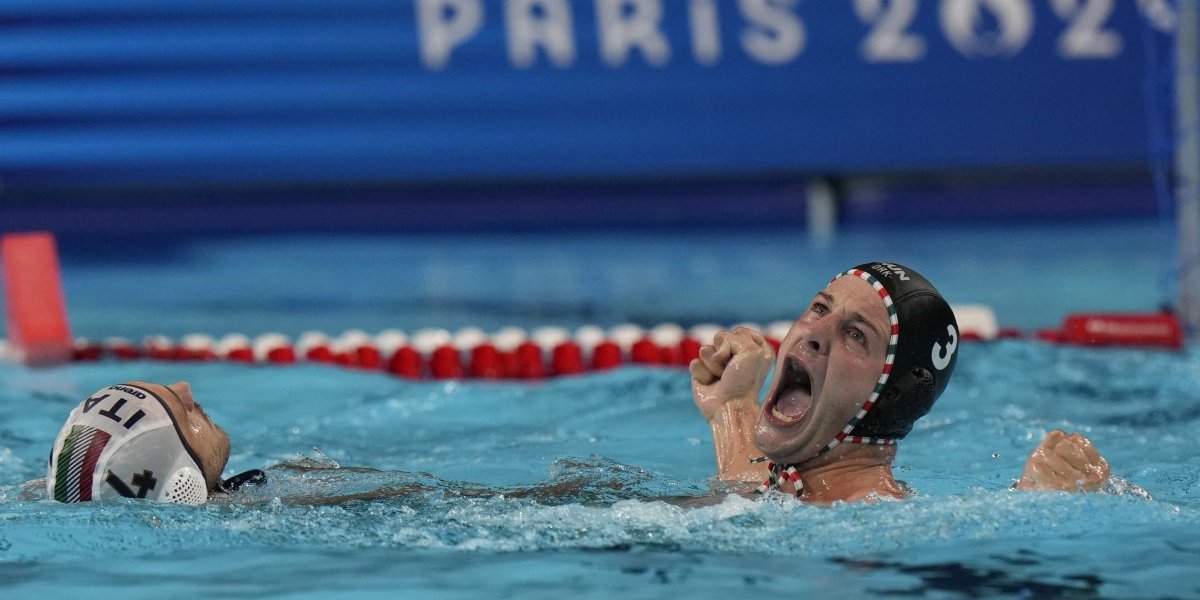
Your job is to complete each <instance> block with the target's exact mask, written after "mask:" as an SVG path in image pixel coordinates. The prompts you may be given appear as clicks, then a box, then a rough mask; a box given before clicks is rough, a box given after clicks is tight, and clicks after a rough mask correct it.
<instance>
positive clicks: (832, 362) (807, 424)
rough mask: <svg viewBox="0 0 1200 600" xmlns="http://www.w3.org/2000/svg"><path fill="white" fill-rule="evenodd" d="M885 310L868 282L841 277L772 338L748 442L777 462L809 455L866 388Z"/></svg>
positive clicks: (884, 343) (877, 356)
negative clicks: (768, 369)
mask: <svg viewBox="0 0 1200 600" xmlns="http://www.w3.org/2000/svg"><path fill="white" fill-rule="evenodd" d="M889 333H890V325H889V321H888V316H887V311H886V309H885V308H884V305H883V302H882V301H881V300H880V298H879V295H878V294H876V293H875V290H874V289H872V287H871V285H870V284H868V283H867V282H866V281H863V280H862V279H859V278H857V277H841V278H839V279H837V280H836V281H833V282H832V283H830V284H829V285H828V286H827V287H826V288H825V289H824V290H823V291H821V292H818V293H817V295H816V296H815V297H814V298H813V300H812V303H811V304H810V305H809V308H808V309H807V310H806V311H804V314H802V315H800V318H799V319H797V320H796V322H795V323H794V324H792V328H791V330H789V331H788V333H787V335H786V336H785V337H784V339H783V340H782V341H781V342H780V347H779V354H778V357H777V359H776V363H775V364H776V369H775V376H774V377H773V379H772V381H771V384H770V387H769V388H768V390H769V391H768V393H767V396H766V399H765V401H764V402H763V406H762V410H761V412H760V413H759V418H758V424H757V426H756V427H755V429H754V441H755V444H756V445H757V446H758V448H759V449H760V450H762V452H763V453H764V454H766V455H767V456H768V457H770V458H771V459H772V460H775V461H776V462H780V463H789V464H802V463H804V462H805V461H808V460H811V459H813V458H815V457H816V456H817V455H818V454H819V453H820V452H821V450H822V449H823V448H825V446H826V445H828V444H829V443H830V442H831V441H833V440H834V439H835V438H836V436H837V435H838V433H840V432H841V431H842V429H843V428H844V427H845V426H846V425H847V424H848V423H849V422H850V420H851V419H852V418H853V417H854V415H855V414H856V413H857V412H858V411H859V409H861V408H862V406H863V404H864V403H865V402H866V400H867V399H868V398H869V397H870V395H871V392H872V391H873V390H874V387H875V383H876V381H877V380H878V378H879V376H880V374H881V373H882V372H883V365H884V361H885V360H886V358H887V347H888V340H889V337H890V335H889Z"/></svg>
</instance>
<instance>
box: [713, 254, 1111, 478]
mask: <svg viewBox="0 0 1200 600" xmlns="http://www.w3.org/2000/svg"><path fill="white" fill-rule="evenodd" d="M958 344H959V336H958V324H957V323H956V321H955V319H954V313H953V312H952V311H951V309H950V305H949V304H947V303H946V301H945V300H944V299H943V298H942V296H941V294H939V293H938V292H937V290H936V289H935V288H934V287H933V285H931V284H930V283H929V282H928V281H927V280H926V279H925V278H924V277H922V276H921V275H920V274H919V273H917V272H916V271H914V270H913V269H910V268H908V267H905V266H902V265H897V264H892V263H881V262H873V263H866V264H862V265H859V266H857V267H855V268H853V269H851V270H849V271H846V272H844V273H842V274H840V275H838V276H837V277H835V278H834V279H833V281H831V282H830V283H829V285H828V286H826V287H825V289H824V290H822V291H820V292H818V293H817V295H816V297H815V298H814V299H813V301H812V303H811V305H810V306H809V307H808V309H807V310H806V311H805V312H804V314H802V315H801V316H800V318H799V319H797V320H796V322H795V323H794V324H793V325H792V328H791V330H790V331H788V334H787V335H786V336H785V337H784V339H783V340H782V342H781V344H780V347H779V352H778V358H777V359H775V366H776V368H775V376H774V378H773V379H772V381H771V384H770V387H769V388H768V391H767V394H766V397H765V400H764V402H763V405H762V406H761V408H760V407H759V405H758V398H759V392H760V390H761V388H762V384H763V382H764V379H765V377H766V375H767V373H768V371H770V370H771V366H772V357H773V355H774V352H773V350H772V348H771V347H770V345H769V344H768V343H767V342H766V341H765V340H764V339H763V337H762V336H761V335H760V334H759V333H758V332H755V331H753V330H750V329H746V328H738V329H736V330H734V331H732V332H721V333H720V334H718V335H717V336H716V337H715V339H714V340H713V343H712V344H710V345H707V346H704V347H703V348H702V349H701V351H700V358H698V359H696V360H694V361H692V364H691V367H690V370H691V374H692V390H693V397H694V399H695V401H696V405H697V407H699V409H700V411H701V414H703V415H704V417H705V418H706V419H707V420H708V422H709V423H710V424H711V426H712V431H713V439H714V442H715V446H716V452H717V467H718V474H719V476H720V477H721V478H722V479H727V480H741V481H748V482H756V483H762V487H761V488H760V489H763V488H777V489H784V490H786V491H789V492H794V493H796V494H797V495H798V496H801V497H803V498H804V499H806V500H811V501H816V502H831V501H835V500H849V501H853V500H859V499H863V498H866V497H868V496H872V495H874V496H879V497H896V498H898V497H903V496H904V495H905V494H906V489H905V487H904V485H903V484H902V483H900V482H897V481H896V480H895V478H894V477H893V475H892V461H893V460H894V458H895V455H896V442H897V441H898V440H900V439H902V438H904V436H905V435H907V434H908V433H909V431H911V430H912V427H913V423H914V422H916V420H917V419H919V418H921V417H922V416H924V415H925V414H926V413H928V412H929V410H930V408H931V407H932V406H933V403H934V401H935V400H937V398H938V396H939V395H941V393H942V392H943V391H944V390H945V389H946V384H947V383H948V382H949V380H950V375H951V374H952V373H953V372H954V366H955V363H956V362H957V360H958ZM764 455H765V460H764V458H760V457H764ZM764 467H765V468H764ZM1108 476H1109V471H1108V465H1107V463H1106V462H1105V461H1104V459H1103V458H1101V457H1100V455H1099V453H1097V452H1096V450H1095V448H1093V447H1092V445H1091V443H1090V442H1089V441H1088V440H1086V439H1085V438H1083V437H1082V436H1079V435H1074V436H1068V435H1066V434H1064V433H1063V432H1061V431H1055V432H1051V434H1050V435H1048V436H1047V437H1046V439H1045V440H1044V441H1043V443H1042V445H1041V446H1039V447H1038V448H1037V449H1036V450H1035V451H1034V452H1033V454H1032V455H1031V456H1030V458H1029V461H1028V463H1027V464H1026V468H1025V473H1024V474H1023V476H1022V478H1021V480H1020V482H1019V487H1021V488H1025V489H1063V490H1071V489H1084V490H1095V489H1098V488H1099V487H1100V486H1101V485H1103V484H1104V482H1105V481H1107V479H1108ZM764 480H765V483H763V482H764Z"/></svg>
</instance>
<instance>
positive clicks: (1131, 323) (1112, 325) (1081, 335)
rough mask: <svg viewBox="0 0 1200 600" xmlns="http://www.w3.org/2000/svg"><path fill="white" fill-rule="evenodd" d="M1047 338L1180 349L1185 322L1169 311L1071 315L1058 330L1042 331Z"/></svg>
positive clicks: (1040, 333)
mask: <svg viewBox="0 0 1200 600" xmlns="http://www.w3.org/2000/svg"><path fill="white" fill-rule="evenodd" d="M1038 337H1039V338H1041V339H1045V340H1048V341H1054V342H1058V343H1064V344H1077V345H1083V346H1123V347H1133V348H1164V349H1169V350H1181V349H1183V345H1184V332H1183V324H1182V323H1180V322H1179V318H1178V317H1176V316H1175V315H1174V313H1170V312H1158V313H1088V314H1075V315H1068V316H1067V318H1066V319H1065V320H1064V321H1063V324H1062V328H1061V329H1059V330H1047V331H1039V332H1038Z"/></svg>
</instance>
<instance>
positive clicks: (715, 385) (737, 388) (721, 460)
mask: <svg viewBox="0 0 1200 600" xmlns="http://www.w3.org/2000/svg"><path fill="white" fill-rule="evenodd" d="M773 355H774V353H773V352H772V348H771V346H770V344H768V343H767V342H766V340H764V339H763V337H762V335H761V334H759V333H758V332H757V331H754V330H751V329H747V328H745V327H739V328H737V329H735V330H734V331H732V332H728V331H722V332H721V333H718V334H717V335H716V336H715V337H714V338H713V343H712V344H708V345H705V346H703V347H702V348H700V357H699V358H697V359H696V360H693V361H692V364H691V366H690V367H689V369H690V371H691V374H692V399H693V400H695V402H696V407H697V408H699V409H700V414H701V415H703V416H704V418H705V420H707V421H708V423H709V425H710V426H711V427H712V435H713V446H714V447H715V449H716V454H717V476H718V477H719V478H721V479H724V480H731V481H747V482H753V483H759V482H761V480H762V479H763V477H764V476H765V469H764V468H763V466H762V465H752V464H750V459H751V458H756V457H759V456H762V452H759V450H758V448H757V447H756V446H755V445H754V424H755V423H756V422H757V421H758V410H759V408H758V395H759V390H760V389H761V388H762V385H763V380H764V379H765V378H766V376H767V372H768V371H770V370H771V364H772V362H773Z"/></svg>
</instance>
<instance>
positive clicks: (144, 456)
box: [46, 381, 261, 504]
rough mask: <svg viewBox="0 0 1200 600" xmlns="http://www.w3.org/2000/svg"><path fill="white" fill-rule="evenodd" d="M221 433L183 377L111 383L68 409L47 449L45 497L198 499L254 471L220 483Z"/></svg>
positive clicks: (224, 442) (225, 454)
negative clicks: (161, 382)
mask: <svg viewBox="0 0 1200 600" xmlns="http://www.w3.org/2000/svg"><path fill="white" fill-rule="evenodd" d="M228 460H229V435H228V434H226V433H225V430H224V429H221V427H219V426H217V425H216V424H215V423H213V422H212V419H210V418H209V417H208V415H207V414H205V412H204V409H203V408H201V406H200V405H199V404H197V403H196V401H195V399H193V398H192V390H191V387H190V386H188V384H187V383H185V382H179V383H175V384H172V385H170V386H163V385H158V384H153V383H144V382H140V381H135V382H131V383H126V384H121V385H112V386H109V387H106V388H104V389H102V390H99V391H97V392H96V393H94V394H92V395H91V396H89V397H88V398H87V399H85V400H84V401H83V402H81V403H80V404H79V406H77V407H75V409H74V410H72V411H71V414H70V416H69V417H68V418H67V421H66V423H65V424H64V425H63V427H62V429H61V430H60V431H59V433H58V437H57V438H56V440H55V442H54V448H53V450H52V451H51V453H50V465H49V469H48V472H47V474H46V490H47V492H48V494H49V497H50V498H52V499H54V500H58V501H59V502H83V501H88V500H100V499H105V498H117V497H129V498H146V499H150V500H159V501H163V502H174V503H179V504H204V503H205V502H206V501H207V500H208V497H209V494H210V493H211V492H213V491H215V490H219V489H229V488H233V487H236V486H237V485H240V484H241V483H243V482H245V481H248V480H252V479H254V478H255V477H257V476H260V474H261V472H257V471H252V472H248V473H243V474H242V475H239V476H237V477H234V478H232V479H231V480H229V481H227V482H224V483H222V481H221V471H222V470H223V469H224V468H225V463H226V462H227V461H228Z"/></svg>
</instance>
